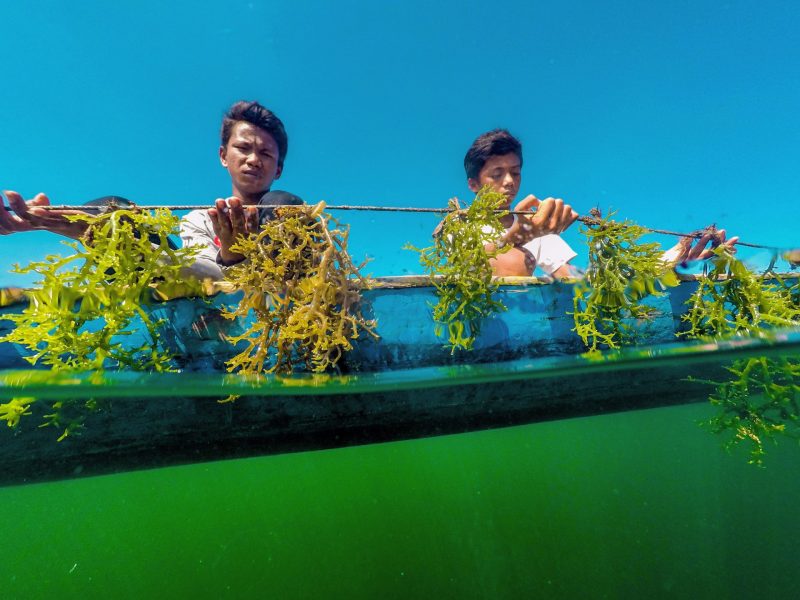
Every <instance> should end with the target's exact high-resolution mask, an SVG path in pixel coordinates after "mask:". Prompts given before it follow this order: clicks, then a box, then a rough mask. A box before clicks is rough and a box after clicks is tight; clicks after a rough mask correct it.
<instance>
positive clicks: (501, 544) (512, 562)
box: [0, 404, 800, 599]
mask: <svg viewBox="0 0 800 600" xmlns="http://www.w3.org/2000/svg"><path fill="white" fill-rule="evenodd" d="M712 411H713V409H712V408H711V407H710V406H708V405H704V404H696V405H688V406H680V407H672V408H666V409H656V410H647V411H636V412H630V413H619V414H615V415H604V416H599V417H591V418H582V419H571V420H564V421H557V422H549V423H539V424H534V425H527V426H522V427H514V428H506V429H497V430H492V431H484V432H477V433H468V434H460V435H454V436H442V437H433V438H426V439H420V440H413V441H404V442H396V443H388V444H377V445H368V446H360V447H352V448H344V449H337V450H328V451H321V452H306V453H298V454H285V455H279V456H269V457H261V458H253V459H244V460H233V461H223V462H216V463H205V464H197V465H191V466H183V467H174V468H165V469H157V470H150V471H139V472H130V473H122V474H116V475H111V476H103V477H94V478H87V479H81V480H74V481H62V482H57V483H47V484H39V485H29V486H17V487H8V488H0V503H2V506H3V507H4V509H5V510H4V511H3V512H4V518H3V519H1V520H0V539H1V540H2V548H3V551H2V554H3V562H2V566H0V590H2V592H0V595H2V597H3V598H53V597H59V598H179V597H187V598H188V597H191V598H224V597H239V598H244V597H248V598H249V597H272V598H348V599H352V598H537V597H542V598H644V597H648V598H792V597H798V596H799V595H800V577H799V576H798V570H797V564H798V558H797V557H798V550H800V518H798V517H800V514H799V513H800V503H798V498H799V497H800V479H799V478H798V477H797V475H798V472H800V451H798V448H797V447H796V445H793V444H791V443H782V445H780V446H777V447H774V448H770V449H769V454H768V457H767V461H766V468H762V469H759V468H756V467H752V466H749V465H747V464H746V453H745V452H744V450H742V451H741V452H735V453H734V454H732V455H729V454H727V453H725V452H724V451H723V450H721V448H720V445H719V439H718V438H716V437H715V436H713V435H712V434H710V433H709V432H708V431H706V430H704V429H701V428H699V427H698V426H697V421H699V420H701V419H704V418H707V417H709V416H710V415H711V414H712Z"/></svg>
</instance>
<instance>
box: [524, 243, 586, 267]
mask: <svg viewBox="0 0 800 600" xmlns="http://www.w3.org/2000/svg"><path fill="white" fill-rule="evenodd" d="M524 248H525V249H526V250H527V251H528V252H530V253H531V254H532V255H533V258H534V259H535V260H536V266H537V267H539V268H540V269H541V270H542V271H544V272H545V273H547V274H548V275H552V274H553V273H555V272H556V271H557V270H558V269H559V268H560V267H563V266H564V265H565V264H567V263H568V262H569V261H571V260H572V259H573V258H575V257H576V256H578V254H577V253H576V252H575V251H574V250H573V249H572V248H570V247H569V244H567V242H565V241H564V240H562V239H561V238H560V237H559V236H557V235H555V234H550V235H543V236H542V237H539V238H536V239H534V240H531V241H530V242H528V243H527V244H525V246H524Z"/></svg>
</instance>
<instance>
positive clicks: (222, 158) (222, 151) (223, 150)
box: [219, 146, 228, 169]
mask: <svg viewBox="0 0 800 600" xmlns="http://www.w3.org/2000/svg"><path fill="white" fill-rule="evenodd" d="M227 156H228V148H227V147H225V146H220V147H219V162H220V164H221V165H222V166H223V167H225V168H226V169H227V168H228V158H227Z"/></svg>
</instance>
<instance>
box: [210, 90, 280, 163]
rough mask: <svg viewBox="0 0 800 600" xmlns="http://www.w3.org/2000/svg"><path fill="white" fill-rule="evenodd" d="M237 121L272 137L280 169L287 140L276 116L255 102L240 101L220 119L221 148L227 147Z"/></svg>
mask: <svg viewBox="0 0 800 600" xmlns="http://www.w3.org/2000/svg"><path fill="white" fill-rule="evenodd" d="M239 121H247V122H248V123H251V124H253V125H255V126H256V127H260V128H261V129H263V130H264V131H266V132H267V133H268V134H270V135H271V136H272V137H273V139H274V140H275V143H276V144H278V166H279V167H282V166H283V161H284V159H285V158H286V153H287V152H288V151H289V138H288V137H286V130H285V129H284V128H283V123H282V122H281V120H280V119H279V118H278V117H277V115H276V114H275V113H274V112H272V111H271V110H269V109H268V108H265V107H263V106H261V105H260V104H259V103H258V102H255V101H253V102H248V101H247V100H240V101H239V102H236V103H235V104H234V105H233V106H231V107H230V108H229V109H228V112H226V113H225V116H224V117H223V118H222V131H221V132H220V138H221V141H222V145H223V146H227V145H228V140H230V139H231V131H233V126H234V125H235V124H236V123H237V122H239Z"/></svg>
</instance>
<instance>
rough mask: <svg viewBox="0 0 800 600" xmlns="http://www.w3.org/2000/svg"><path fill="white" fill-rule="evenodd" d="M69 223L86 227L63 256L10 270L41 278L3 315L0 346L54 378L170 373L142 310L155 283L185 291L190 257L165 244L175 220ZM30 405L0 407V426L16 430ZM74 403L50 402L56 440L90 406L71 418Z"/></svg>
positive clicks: (129, 213) (120, 214)
mask: <svg viewBox="0 0 800 600" xmlns="http://www.w3.org/2000/svg"><path fill="white" fill-rule="evenodd" d="M70 218H71V219H72V220H86V221H88V223H89V228H88V230H87V234H86V236H85V237H84V238H83V239H81V240H78V241H70V242H64V243H65V244H66V245H67V246H68V247H69V248H70V249H71V250H72V253H71V254H70V255H68V256H60V255H51V256H48V257H46V258H45V260H44V261H40V262H38V261H37V262H32V263H31V264H29V265H28V266H25V267H20V266H19V265H16V266H15V268H14V271H15V272H16V273H36V274H38V275H39V276H40V277H41V279H40V281H38V282H37V284H36V286H35V287H34V289H32V290H28V291H27V292H26V296H27V298H28V306H27V307H26V308H25V309H24V310H23V311H22V312H21V313H19V314H9V315H6V316H5V318H7V319H9V320H10V321H12V322H13V323H14V324H15V327H14V329H12V330H11V331H10V332H9V333H8V334H7V335H5V336H3V337H2V338H0V341H4V342H13V343H17V344H20V345H22V346H24V347H26V348H28V349H29V350H30V351H31V352H32V355H31V356H29V357H26V360H28V361H29V362H30V363H31V364H34V365H35V364H42V365H46V366H48V367H50V369H51V371H52V372H54V373H56V372H65V371H72V372H76V371H97V372H101V371H102V370H104V369H109V368H114V369H118V368H127V369H130V370H134V371H151V370H153V371H169V370H173V369H172V364H171V355H170V354H169V353H168V352H167V351H166V349H165V348H164V347H163V345H162V344H161V342H160V339H159V332H158V327H159V324H160V323H159V322H158V321H154V320H153V319H151V318H150V316H149V315H148V313H147V311H145V310H144V309H143V305H145V304H146V303H147V302H148V301H149V300H150V298H151V295H152V292H153V287H154V286H155V285H157V284H158V283H159V282H160V284H161V285H163V286H165V287H166V288H169V287H170V286H171V285H173V284H175V283H176V282H177V283H181V284H182V285H184V286H185V285H190V284H189V283H187V282H183V279H182V275H181V270H182V269H184V268H185V267H187V266H189V265H190V264H191V260H192V259H191V257H192V255H193V251H192V250H191V249H173V248H171V247H170V245H169V242H168V238H169V236H170V235H171V234H174V233H176V232H177V226H178V219H177V217H174V216H173V215H172V214H171V213H170V212H169V211H167V210H156V211H154V212H153V213H152V214H151V213H149V212H141V211H138V210H132V209H128V210H108V211H107V212H105V213H103V214H99V215H96V216H90V215H76V216H73V217H70ZM154 241H156V242H157V243H154ZM142 328H143V331H142ZM135 334H141V335H142V342H141V343H140V344H138V345H130V344H129V343H128V344H125V343H123V341H122V340H123V339H128V340H129V339H130V337H131V336H133V335H135ZM31 402H33V399H30V398H27V399H20V398H15V399H12V400H11V401H10V402H8V403H5V404H2V405H0V420H5V421H6V423H7V424H8V425H9V426H11V427H13V426H15V425H17V424H18V423H19V418H20V417H21V416H23V415H26V414H29V412H30V411H28V410H27V407H29V406H30V404H31ZM75 402H77V401H75ZM75 402H73V401H62V402H57V403H55V404H53V413H51V414H50V415H47V416H46V421H45V424H52V425H56V426H58V427H64V434H63V435H62V437H61V438H60V439H63V437H64V436H66V435H68V434H69V433H70V432H72V431H74V430H75V429H76V428H77V427H78V426H79V424H80V422H81V415H83V414H85V413H86V412H87V411H90V410H92V409H93V408H94V407H95V404H94V403H93V402H91V401H89V402H85V403H83V406H82V408H80V409H79V410H77V411H74V410H72V409H73V408H74V404H75ZM68 412H69V413H70V416H69V417H68V418H67V413H68ZM72 413H75V414H72Z"/></svg>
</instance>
